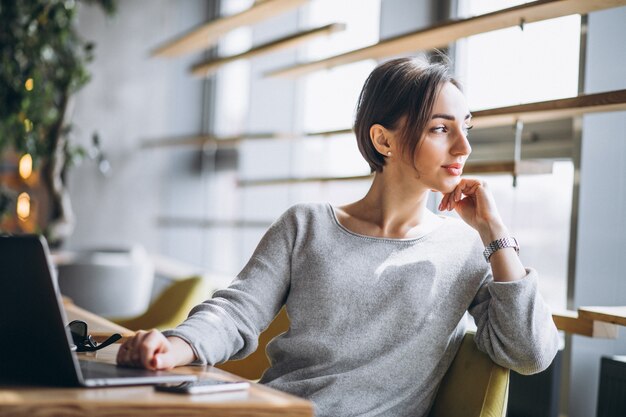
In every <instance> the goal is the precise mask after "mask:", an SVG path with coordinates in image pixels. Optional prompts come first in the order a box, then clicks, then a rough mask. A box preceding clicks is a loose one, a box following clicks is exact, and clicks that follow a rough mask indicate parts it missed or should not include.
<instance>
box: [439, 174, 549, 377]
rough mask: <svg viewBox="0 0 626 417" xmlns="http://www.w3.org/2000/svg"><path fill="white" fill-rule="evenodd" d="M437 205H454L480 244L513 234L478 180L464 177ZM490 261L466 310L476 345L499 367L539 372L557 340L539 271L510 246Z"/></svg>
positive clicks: (528, 372) (495, 253)
mask: <svg viewBox="0 0 626 417" xmlns="http://www.w3.org/2000/svg"><path fill="white" fill-rule="evenodd" d="M463 196H464V197H463ZM440 209H448V210H453V209H456V211H457V213H458V214H459V216H460V217H461V218H462V219H463V220H464V221H465V222H466V223H468V224H469V225H470V226H472V227H473V228H474V229H475V230H477V231H478V233H479V235H480V238H481V240H482V243H483V246H487V245H488V244H489V243H491V242H493V241H494V240H497V239H501V238H505V237H511V236H510V234H509V231H508V229H507V228H506V226H504V223H503V222H502V220H501V218H500V215H499V213H498V211H497V208H496V205H495V202H494V199H493V197H492V195H491V193H490V192H489V190H488V189H487V186H486V184H485V183H484V182H482V181H478V180H467V179H462V180H461V182H460V183H459V185H458V186H457V188H456V189H455V190H454V191H453V192H452V193H450V194H447V195H446V196H444V199H443V200H442V203H441V205H440ZM479 256H480V255H479ZM489 265H490V269H489V266H487V268H486V269H485V271H486V278H485V280H484V282H483V285H482V286H481V288H480V289H479V290H478V292H477V294H476V296H475V298H474V301H473V302H472V305H471V306H470V308H469V312H470V314H471V315H472V316H473V317H474V319H475V321H476V326H477V332H476V338H475V340H476V344H477V345H478V347H479V348H480V349H481V350H482V351H484V352H486V353H487V354H489V356H490V357H491V358H492V359H493V360H494V362H496V363H498V364H500V365H502V366H505V367H507V368H511V369H514V370H515V371H517V372H519V373H521V374H533V373H536V372H540V371H542V370H544V369H545V368H547V367H548V366H549V365H550V363H551V362H552V360H553V359H554V356H555V355H556V352H557V350H558V345H559V339H558V331H557V329H556V326H555V325H554V322H553V320H552V315H551V313H550V309H549V308H548V306H547V305H546V303H545V302H544V301H543V299H542V298H541V295H540V294H539V291H538V289H537V273H536V272H535V271H534V270H532V269H526V268H524V266H523V265H522V262H521V261H520V259H519V257H518V256H517V253H516V251H515V249H514V248H504V249H500V250H497V251H496V252H494V253H493V254H492V255H491V257H490V258H489Z"/></svg>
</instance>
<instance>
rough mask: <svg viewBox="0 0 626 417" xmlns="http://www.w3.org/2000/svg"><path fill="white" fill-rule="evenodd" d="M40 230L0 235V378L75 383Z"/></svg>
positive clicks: (60, 309)
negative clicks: (36, 233)
mask: <svg viewBox="0 0 626 417" xmlns="http://www.w3.org/2000/svg"><path fill="white" fill-rule="evenodd" d="M47 251H48V248H47V244H46V242H45V240H44V239H43V238H41V237H39V236H33V235H24V236H0V335H2V343H0V382H1V383H28V384H41V385H54V386H76V385H78V384H79V380H78V371H77V369H76V368H77V362H76V359H75V358H74V356H73V354H72V352H71V350H70V346H69V340H68V334H67V332H66V330H65V327H64V323H65V317H63V310H62V308H61V306H60V305H59V303H60V297H59V296H58V288H57V286H56V285H55V282H56V278H55V277H54V276H53V271H52V270H51V267H50V265H49V263H48V257H47V256H46V254H47Z"/></svg>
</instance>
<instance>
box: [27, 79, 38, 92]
mask: <svg viewBox="0 0 626 417" xmlns="http://www.w3.org/2000/svg"><path fill="white" fill-rule="evenodd" d="M34 86H35V81H33V79H32V78H29V79H28V80H26V82H25V83H24V88H26V91H32V89H33V87H34Z"/></svg>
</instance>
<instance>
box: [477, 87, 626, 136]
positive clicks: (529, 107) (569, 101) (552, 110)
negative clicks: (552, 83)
mask: <svg viewBox="0 0 626 417" xmlns="http://www.w3.org/2000/svg"><path fill="white" fill-rule="evenodd" d="M623 110H626V90H617V91H608V92H605V93H596V94H583V95H580V96H578V97H571V98H562V99H557V100H549V101H539V102H535V103H528V104H520V105H517V106H507V107H499V108H495V109H489V110H480V111H476V112H472V123H473V124H474V126H475V127H476V128H485V127H494V126H505V125H511V126H512V125H514V124H515V122H516V121H517V120H521V121H523V122H529V123H532V122H541V121H546V120H557V119H565V118H568V117H576V116H580V115H583V114H587V113H597V112H610V111H623Z"/></svg>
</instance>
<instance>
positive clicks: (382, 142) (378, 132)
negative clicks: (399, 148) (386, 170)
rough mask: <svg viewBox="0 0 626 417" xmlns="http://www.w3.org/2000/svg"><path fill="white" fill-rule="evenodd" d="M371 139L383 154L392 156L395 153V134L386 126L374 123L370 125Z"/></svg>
mask: <svg viewBox="0 0 626 417" xmlns="http://www.w3.org/2000/svg"><path fill="white" fill-rule="evenodd" d="M370 140H371V141H372V145H374V148H376V150H377V151H378V152H379V153H380V154H381V155H383V156H391V154H392V153H393V149H392V148H393V135H392V134H391V132H390V131H389V130H387V129H385V127H384V126H382V125H379V124H373V125H372V127H370Z"/></svg>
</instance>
